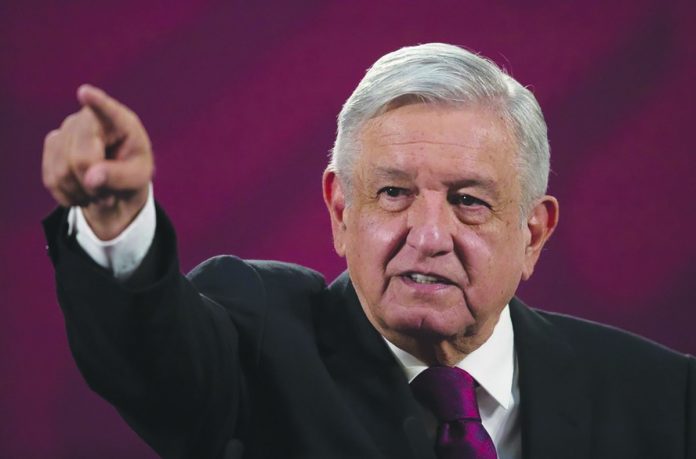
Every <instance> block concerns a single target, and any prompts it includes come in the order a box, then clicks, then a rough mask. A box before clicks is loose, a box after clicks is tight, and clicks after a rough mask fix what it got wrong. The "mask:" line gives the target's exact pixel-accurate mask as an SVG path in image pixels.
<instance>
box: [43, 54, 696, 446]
mask: <svg viewBox="0 0 696 459" xmlns="http://www.w3.org/2000/svg"><path fill="white" fill-rule="evenodd" d="M78 99H79V100H80V102H81V103H82V105H83V108H82V110H81V111H80V112H78V113H77V114H74V115H71V116H69V117H68V118H67V119H66V120H65V122H64V123H63V125H62V126H61V128H60V129H59V130H57V131H53V132H52V133H50V134H49V135H48V136H47V138H46V144H45V148H44V166H43V177H44V183H45V185H46V187H47V188H48V189H49V191H50V192H51V193H52V194H53V196H54V197H55V199H56V200H57V202H58V203H59V204H61V205H62V206H63V207H70V210H69V211H68V210H65V209H59V210H58V211H57V212H55V213H54V214H53V215H52V216H51V217H49V219H47V221H46V222H45V226H46V232H47V237H48V240H49V247H50V254H51V257H52V260H53V262H54V264H55V266H56V276H57V282H58V295H59V299H60V302H61V306H62V308H63V311H64V314H65V318H66V324H67V330H68V336H69V339H70V344H71V348H72V350H73V353H74V355H75V359H76V361H77V363H78V365H79V367H80V369H81V371H82V373H83V375H84V376H85V379H86V380H87V382H88V384H90V387H92V388H93V389H94V390H95V391H97V392H98V393H99V394H101V395H102V396H103V397H104V398H106V399H107V400H108V401H110V402H111V403H113V404H114V405H115V406H116V407H117V408H118V409H119V411H120V412H121V413H122V415H123V417H124V418H125V419H126V421H127V422H128V423H129V424H130V425H131V426H132V427H133V428H134V429H135V430H136V431H137V432H138V433H139V434H140V435H141V436H142V437H143V438H144V439H145V440H146V441H147V442H148V443H149V444H150V445H151V446H152V447H153V448H154V449H155V450H156V451H157V452H158V453H159V454H160V455H162V456H163V457H195V458H200V457H225V458H236V457H307V458H332V457H354V458H371V457H399V458H408V457H413V458H421V457H427V458H434V457H439V458H445V457H446V458H450V457H480V458H489V457H496V456H497V457H500V458H521V457H524V458H534V459H538V458H581V457H588V458H589V457H592V458H605V457H606V458H610V457H611V458H639V457H655V458H658V457H659V458H684V457H689V458H693V457H696V428H695V427H694V424H693V423H694V418H695V417H696V363H695V362H694V359H693V358H691V357H688V356H684V355H680V354H677V353H674V352H672V351H669V350H666V349H664V348H661V347H659V346H657V345H654V344H651V343H648V342H646V341H644V340H641V339H640V338H637V337H635V336H632V335H629V334H626V333H624V332H620V331H617V330H613V329H610V328H607V327H603V326H600V325H597V324H592V323H588V322H584V321H580V320H578V319H572V318H569V317H565V316H559V315H554V314H550V313H544V312H540V311H534V310H531V309H529V308H528V307H527V306H525V305H524V304H523V303H522V302H521V301H519V300H518V299H516V298H514V293H515V291H516V289H517V287H518V284H519V282H520V280H526V279H528V278H529V277H530V276H531V275H532V272H533V269H534V266H535V264H536V261H537V259H538V258H539V254H540V252H541V250H542V248H543V246H544V244H545V242H546V240H547V239H548V238H549V237H550V235H551V234H552V232H553V231H554V228H555V227H556V223H557V221H558V203H557V201H556V199H554V198H553V197H551V196H548V195H546V194H545V193H546V186H547V180H548V172H549V150H548V141H547V137H546V125H545V122H544V120H543V117H542V114H541V110H540V109H539V106H538V104H537V102H536V100H535V99H534V97H533V95H532V94H531V93H530V92H529V91H528V90H526V89H525V88H524V87H522V86H521V85H520V84H519V83H517V82H516V81H515V80H513V79H512V78H511V77H509V76H507V75H506V74H504V73H503V72H502V71H501V70H500V69H499V68H498V67H497V66H495V64H493V63H491V62H490V61H488V60H485V59H483V58H481V57H479V56H476V55H474V54H472V53H469V52H467V51H465V50H463V49H461V48H458V47H455V46H451V45H444V44H428V45H421V46H416V47H408V48H403V49H401V50H398V51H396V52H394V53H390V54H388V55H386V56H384V57H382V58H381V59H380V60H378V61H377V62H376V63H375V64H374V66H373V67H372V68H371V69H370V70H369V71H368V72H367V74H366V76H365V78H364V79H363V80H362V81H361V83H360V84H359V85H358V87H357V89H356V90H355V92H354V93H353V95H351V97H350V98H349V99H348V101H347V102H346V104H345V105H344V107H343V110H342V111H341V114H340V115H339V126H338V134H337V138H336V144H335V147H334V150H333V153H332V158H331V163H330V164H329V166H328V168H327V170H326V172H325V173H324V177H323V190H324V198H325V201H326V205H327V208H328V210H329V214H330V217H331V224H332V230H333V236H334V245H335V249H336V251H337V253H338V254H339V255H341V256H345V258H346V261H347V266H348V272H347V274H344V275H342V276H340V277H339V278H338V279H337V280H336V281H335V282H334V283H332V284H331V285H330V286H328V287H327V286H326V285H325V283H324V280H323V278H322V277H321V276H320V275H318V274H317V273H314V272H312V271H310V270H308V269H305V268H302V267H299V266H294V265H287V264H281V263H273V262H245V261H242V260H239V259H237V258H234V257H216V258H213V259H211V260H209V261H207V262H205V263H204V264H202V265H201V266H199V267H198V268H196V269H195V270H194V271H193V272H192V273H191V274H190V275H189V277H188V278H186V277H183V276H181V275H180V274H179V269H178V263H177V258H176V243H175V236H174V233H173V229H172V228H171V225H170V223H169V221H168V220H167V218H166V216H165V214H164V213H163V211H162V210H161V209H159V208H156V207H155V205H154V201H153V195H152V189H151V187H150V185H149V183H150V180H151V177H152V170H153V159H152V153H151V149H150V145H149V141H148V137H147V134H146V131H145V130H144V128H143V127H142V125H141V124H140V122H139V121H138V119H137V117H136V116H135V115H134V114H133V113H132V112H130V111H129V110H128V109H127V108H126V107H124V106H123V105H121V104H120V103H119V102H117V101H115V100H113V99H112V98H110V97H109V96H108V95H106V94H105V93H104V92H102V91H101V90H98V89H96V88H93V87H89V86H83V87H81V88H80V89H79V91H78ZM409 383H411V384H410V385H409ZM453 413H454V414H453Z"/></svg>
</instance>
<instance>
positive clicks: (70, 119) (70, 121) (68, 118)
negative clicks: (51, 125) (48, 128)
mask: <svg viewBox="0 0 696 459" xmlns="http://www.w3.org/2000/svg"><path fill="white" fill-rule="evenodd" d="M75 121H77V113H71V114H70V115H68V116H66V117H65V119H64V120H63V123H62V124H61V125H60V127H61V128H67V127H68V126H70V125H71V124H73V123H75Z"/></svg>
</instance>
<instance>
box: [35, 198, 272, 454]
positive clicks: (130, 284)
mask: <svg viewBox="0 0 696 459" xmlns="http://www.w3.org/2000/svg"><path fill="white" fill-rule="evenodd" d="M68 213H69V212H68V210H67V209H57V210H56V211H55V212H54V213H53V214H52V215H51V216H49V217H48V218H47V219H46V220H44V230H45V232H46V237H47V241H48V254H49V256H50V258H51V261H52V263H53V265H54V268H55V276H56V289H57V293H58V300H59V303H60V306H61V309H62V312H63V315H64V318H65V327H66V331H67V335H68V342H69V344H70V349H71V351H72V354H73V357H74V358H75V362H76V363H77V366H78V368H79V370H80V372H81V373H82V375H83V377H84V378H85V381H86V382H87V384H88V385H89V387H90V388H91V389H92V390H94V391H95V392H97V393H98V394H99V395H101V396H102V397H103V398H105V399H106V400H107V401H109V402H110V403H111V404H113V405H114V406H115V407H116V408H117V409H118V411H119V413H120V414H121V415H122V416H123V418H124V419H125V420H126V422H128V424H129V425H130V426H131V427H132V428H133V429H134V430H135V431H136V432H137V433H138V434H139V435H140V436H141V437H142V438H143V439H144V440H145V441H146V442H147V443H148V444H149V445H150V446H151V447H152V448H153V449H154V450H155V451H157V453H158V454H159V455H160V456H161V457H164V458H203V457H219V456H221V454H222V453H221V452H222V451H224V449H225V447H226V445H229V444H230V442H233V443H234V442H235V441H237V440H236V439H241V438H243V436H242V434H241V431H242V430H243V429H244V425H245V424H246V423H247V422H248V421H247V420H248V416H249V407H248V400H249V393H248V391H249V385H248V384H247V382H246V377H247V376H246V375H247V374H248V371H251V370H250V368H251V367H250V365H254V364H255V363H254V362H249V363H247V366H243V365H242V363H241V359H240V346H241V340H240V332H239V327H238V324H237V322H236V320H235V319H234V318H233V317H232V316H231V312H230V311H231V310H235V309H240V308H242V309H244V310H248V311H251V316H250V317H249V318H248V320H249V321H250V322H251V323H252V324H256V323H257V322H261V321H262V320H263V319H262V316H263V311H264V308H265V301H264V299H263V298H264V287H263V285H262V282H261V280H260V278H259V276H258V274H257V273H256V271H255V270H254V269H252V268H251V267H250V266H249V265H248V264H246V263H244V262H243V261H241V260H239V259H236V260H235V261H233V262H230V263H227V264H226V265H225V266H224V267H219V266H217V264H215V263H213V264H209V265H208V266H207V267H204V268H201V269H199V270H197V274H196V275H195V276H194V278H193V279H192V280H189V279H188V278H187V277H186V276H183V275H182V274H181V273H180V270H179V262H178V257H177V250H176V236H175V233H174V229H173V227H172V225H171V223H170V222H169V220H168V218H167V217H166V215H165V214H164V212H163V211H162V210H161V209H160V208H159V207H158V206H156V205H155V214H156V222H157V224H156V230H155V234H154V237H153V239H152V244H150V247H149V249H147V253H146V254H145V256H144V258H143V260H142V262H141V263H140V265H139V266H138V267H137V269H136V270H135V272H134V273H133V275H132V277H131V278H130V279H129V280H128V281H126V282H122V281H119V280H117V279H116V278H114V276H113V275H112V273H111V272H110V269H109V267H108V265H107V266H106V267H105V266H102V265H101V264H99V263H97V262H95V260H93V258H92V256H91V255H89V254H88V253H86V250H84V249H82V248H81V245H80V244H79V243H78V241H77V240H76V234H75V232H72V233H71V232H70V229H69V225H68V219H67V216H68ZM126 236H127V235H126ZM126 236H124V239H125V238H126ZM144 272H146V273H145V274H143V273H144ZM136 279H137V282H135V280H136ZM207 279H213V280H211V281H208V280H207ZM217 279H220V282H224V285H222V286H219V284H220V282H218V281H217ZM192 281H193V282H192ZM196 282H198V283H199V284H200V285H203V284H205V286H206V287H205V288H202V287H200V286H197V285H195V283H196ZM208 284H212V285H211V286H210V288H211V289H214V288H219V289H220V292H221V293H220V294H219V295H217V296H216V295H214V294H212V293H211V292H209V291H208V290H206V288H208ZM228 289H229V290H228ZM228 291H229V292H233V294H232V293H229V294H227V292H228ZM225 294H227V295H228V296H229V297H230V298H225V297H224V295H225ZM245 308H246V309H245Z"/></svg>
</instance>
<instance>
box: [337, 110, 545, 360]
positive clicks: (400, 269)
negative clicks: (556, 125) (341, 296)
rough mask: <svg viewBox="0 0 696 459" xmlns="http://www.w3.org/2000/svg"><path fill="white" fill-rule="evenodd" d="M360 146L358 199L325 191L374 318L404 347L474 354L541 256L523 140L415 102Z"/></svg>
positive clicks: (480, 117) (386, 118) (373, 127)
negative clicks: (524, 216)
mask: <svg viewBox="0 0 696 459" xmlns="http://www.w3.org/2000/svg"><path fill="white" fill-rule="evenodd" d="M360 142H361V145H360V146H361V153H360V154H359V157H358V158H357V161H356V167H355V171H354V175H353V180H352V195H351V201H350V202H349V203H347V205H345V206H343V201H342V200H343V199H344V192H343V191H344V190H342V189H341V184H340V183H338V180H333V179H331V177H329V180H328V181H327V177H326V176H325V182H324V183H325V193H328V194H327V203H329V208H330V210H332V217H333V218H332V220H333V229H334V241H335V246H336V250H337V252H338V253H339V254H340V255H345V257H346V259H347V264H348V271H349V273H350V277H351V280H352V281H353V284H354V286H355V290H356V292H357V294H358V297H359V299H360V302H361V304H362V306H363V308H364V310H365V313H366V315H367V317H368V318H369V320H370V321H371V322H372V324H373V325H374V326H375V327H376V328H377V329H378V330H379V331H380V332H381V333H382V335H383V336H385V337H386V338H387V339H389V340H390V341H392V342H394V343H395V344H397V346H399V347H402V348H407V349H411V348H413V347H414V346H416V347H418V346H429V345H431V344H436V345H437V343H439V342H442V341H446V342H448V343H450V344H453V345H455V346H458V347H459V348H461V349H459V350H460V351H462V352H464V353H468V352H470V351H472V350H474V349H475V348H477V347H478V346H480V344H482V342H483V341H485V340H486V339H488V337H489V336H490V333H491V332H492V330H493V327H494V326H495V324H496V322H497V320H498V317H499V314H500V312H501V310H502V309H503V308H504V306H505V305H506V304H507V302H508V301H509V300H510V298H511V297H512V296H513V294H514V292H515V290H516V289H517V286H518V284H519V282H520V280H521V279H522V278H526V277H528V276H529V275H530V274H531V271H532V268H533V265H534V262H535V261H536V257H537V256H538V254H530V249H529V247H530V242H531V241H532V239H533V238H534V236H533V235H532V234H531V233H532V232H530V228H529V226H528V224H527V222H524V221H521V219H520V204H521V203H520V199H521V193H520V182H519V178H518V170H517V168H516V166H515V163H516V145H515V140H514V138H513V137H512V135H511V133H510V132H509V129H508V128H507V127H506V125H505V124H504V121H503V120H502V119H501V118H500V117H499V116H498V115H496V114H495V113H494V112H492V111H490V110H487V109H484V108H454V107H442V106H433V105H427V104H413V105H406V106H403V107H400V108H397V109H394V110H391V111H388V112H387V113H385V114H383V115H381V116H379V117H377V118H374V119H372V120H370V121H369V122H368V123H367V125H366V126H365V128H364V129H363V131H362V132H361V136H360ZM329 174H330V173H329ZM331 188H332V189H331ZM542 245H543V243H542ZM426 343H427V344H426ZM411 350H413V349H411Z"/></svg>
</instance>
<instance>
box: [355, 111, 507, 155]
mask: <svg viewBox="0 0 696 459" xmlns="http://www.w3.org/2000/svg"><path fill="white" fill-rule="evenodd" d="M357 138H358V151H357V152H356V154H357V155H358V157H357V158H356V159H357V160H358V162H359V163H362V164H363V165H364V166H365V165H370V166H372V165H374V163H375V160H376V159H377V157H379V158H381V159H382V161H385V160H389V159H390V158H391V159H392V160H394V159H400V160H404V157H406V159H408V158H413V155H405V154H398V153H406V152H411V153H413V152H417V151H420V152H422V153H424V154H430V155H443V156H444V158H443V159H444V160H447V159H449V160H451V161H452V162H453V164H452V166H453V167H455V166H456V165H457V164H455V163H456V162H457V161H458V160H459V159H460V158H459V157H458V155H457V154H455V153H457V152H460V153H461V155H462V156H465V157H467V158H470V159H471V158H477V159H481V160H485V162H487V163H496V162H501V161H502V162H506V163H511V162H512V163H515V162H516V158H517V151H518V147H517V145H518V142H517V140H516V137H515V136H514V134H513V131H512V129H511V128H510V125H509V123H508V122H507V120H506V119H505V117H504V116H503V115H502V114H501V113H500V111H499V110H496V109H495V108H493V107H490V106H488V105H471V104H467V105H455V104H424V103H408V104H407V103H401V104H398V105H394V106H392V107H391V108H390V109H389V110H386V111H384V112H382V113H381V114H380V115H378V116H376V117H373V118H371V119H369V120H367V121H366V122H365V123H364V124H363V125H362V126H361V128H360V130H359V132H358V136H357ZM380 153H385V154H380ZM387 153H392V154H387ZM382 157H386V158H382Z"/></svg>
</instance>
